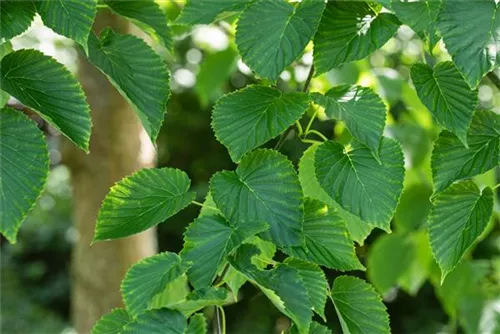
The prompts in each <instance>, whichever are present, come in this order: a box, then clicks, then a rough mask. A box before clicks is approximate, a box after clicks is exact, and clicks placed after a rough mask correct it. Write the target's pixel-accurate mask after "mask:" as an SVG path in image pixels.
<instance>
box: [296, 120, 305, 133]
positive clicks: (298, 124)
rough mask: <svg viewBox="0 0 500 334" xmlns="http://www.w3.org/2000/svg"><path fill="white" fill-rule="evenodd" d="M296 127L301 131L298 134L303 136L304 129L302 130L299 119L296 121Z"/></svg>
mask: <svg viewBox="0 0 500 334" xmlns="http://www.w3.org/2000/svg"><path fill="white" fill-rule="evenodd" d="M295 127H296V128H297V131H299V133H298V136H299V137H301V136H302V135H303V134H304V130H302V125H301V124H300V122H299V121H296V122H295Z"/></svg>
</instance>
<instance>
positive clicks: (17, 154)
mask: <svg viewBox="0 0 500 334" xmlns="http://www.w3.org/2000/svg"><path fill="white" fill-rule="evenodd" d="M0 161H1V164H0V203H1V205H0V206H1V210H0V232H2V234H3V235H4V236H5V237H6V238H7V239H8V240H9V242H11V243H15V242H16V237H17V231H18V230H19V227H21V223H22V221H23V220H24V218H25V217H26V215H27V214H28V212H29V211H30V210H31V208H32V207H33V205H34V204H35V201H36V200H37V198H38V196H40V193H41V192H42V189H43V187H44V186H45V182H46V181H47V175H48V174H49V154H48V151H47V144H46V143H45V139H44V137H43V134H42V132H41V131H40V130H38V127H37V125H36V123H35V122H33V121H31V120H30V119H29V118H28V117H26V116H25V115H24V114H23V113H22V112H21V111H15V110H13V109H10V108H4V109H1V110H0Z"/></svg>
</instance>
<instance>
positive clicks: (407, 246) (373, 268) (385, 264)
mask: <svg viewBox="0 0 500 334" xmlns="http://www.w3.org/2000/svg"><path fill="white" fill-rule="evenodd" d="M415 253H416V249H415V248H414V244H413V243H412V242H411V240H409V239H408V238H405V237H404V236H402V235H399V234H394V233H393V234H389V235H383V236H381V237H380V238H378V239H377V240H376V241H375V243H374V244H373V246H372V247H371V249H370V252H369V254H368V259H367V265H366V266H367V267H368V278H369V279H370V282H371V283H372V284H373V285H374V286H375V288H376V289H377V290H378V292H380V294H381V295H382V296H385V295H386V294H387V293H388V292H390V290H391V288H392V287H394V286H395V285H397V283H398V282H399V280H400V279H401V278H402V277H403V276H404V275H405V274H406V273H407V272H408V271H409V270H410V268H411V264H412V263H411V261H412V259H413V258H414V256H415Z"/></svg>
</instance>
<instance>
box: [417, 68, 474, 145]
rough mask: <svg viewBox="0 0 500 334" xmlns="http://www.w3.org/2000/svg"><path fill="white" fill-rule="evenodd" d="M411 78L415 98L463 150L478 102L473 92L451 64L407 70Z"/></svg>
mask: <svg viewBox="0 0 500 334" xmlns="http://www.w3.org/2000/svg"><path fill="white" fill-rule="evenodd" d="M411 79H412V81H413V84H414V85H415V89H416V90H417V94H418V97H419V99H420V100H421V101H422V103H423V104H425V106H426V107H427V108H428V109H429V111H430V112H431V114H432V116H434V118H435V119H436V120H437V121H438V123H439V124H441V125H442V126H443V127H444V128H446V129H448V130H449V131H451V132H453V133H454V134H456V135H457V137H458V138H460V140H461V141H462V143H463V144H464V145H465V146H466V147H467V131H468V129H469V126H470V123H471V121H472V116H473V114H474V110H476V106H477V103H478V97H477V91H471V90H470V88H469V86H468V85H467V83H466V82H465V81H464V80H463V78H462V76H461V75H460V72H459V71H458V69H457V68H456V67H455V65H454V64H453V63H452V62H451V61H446V62H442V63H439V64H437V65H436V66H435V67H434V69H432V68H430V67H429V66H427V65H425V64H415V65H413V66H412V68H411Z"/></svg>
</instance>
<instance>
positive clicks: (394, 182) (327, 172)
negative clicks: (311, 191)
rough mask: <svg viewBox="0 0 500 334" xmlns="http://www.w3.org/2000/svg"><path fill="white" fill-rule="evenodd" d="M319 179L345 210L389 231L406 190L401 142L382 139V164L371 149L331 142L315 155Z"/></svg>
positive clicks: (325, 143) (321, 147)
mask: <svg viewBox="0 0 500 334" xmlns="http://www.w3.org/2000/svg"><path fill="white" fill-rule="evenodd" d="M315 156H316V158H315V162H314V164H315V167H316V176H317V178H318V181H319V184H320V185H321V187H322V188H323V189H324V190H325V191H326V193H327V194H328V195H329V196H330V197H331V198H333V199H334V200H335V201H336V202H337V203H339V204H340V206H342V207H343V208H344V209H345V210H347V211H349V212H351V213H353V214H355V215H357V216H358V217H360V218H361V219H362V220H364V221H367V222H369V223H370V224H373V225H374V226H377V227H379V228H381V229H383V230H385V231H388V232H389V231H390V221H391V218H392V215H393V214H394V211H395V210H396V206H397V204H398V200H399V197H400V196H401V192H402V191H403V179H404V159H403V152H402V150H401V147H400V145H399V143H398V142H396V141H395V140H393V139H389V138H382V141H381V144H380V161H381V163H382V164H381V165H380V164H379V163H378V162H377V160H375V158H374V157H373V156H372V155H371V152H370V150H369V149H368V148H367V147H365V146H363V145H361V144H359V143H358V142H356V141H354V142H353V143H352V147H351V148H345V147H344V146H343V145H341V144H339V143H336V142H333V141H328V142H324V143H323V144H321V145H320V146H319V147H318V148H317V150H316V154H315Z"/></svg>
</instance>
